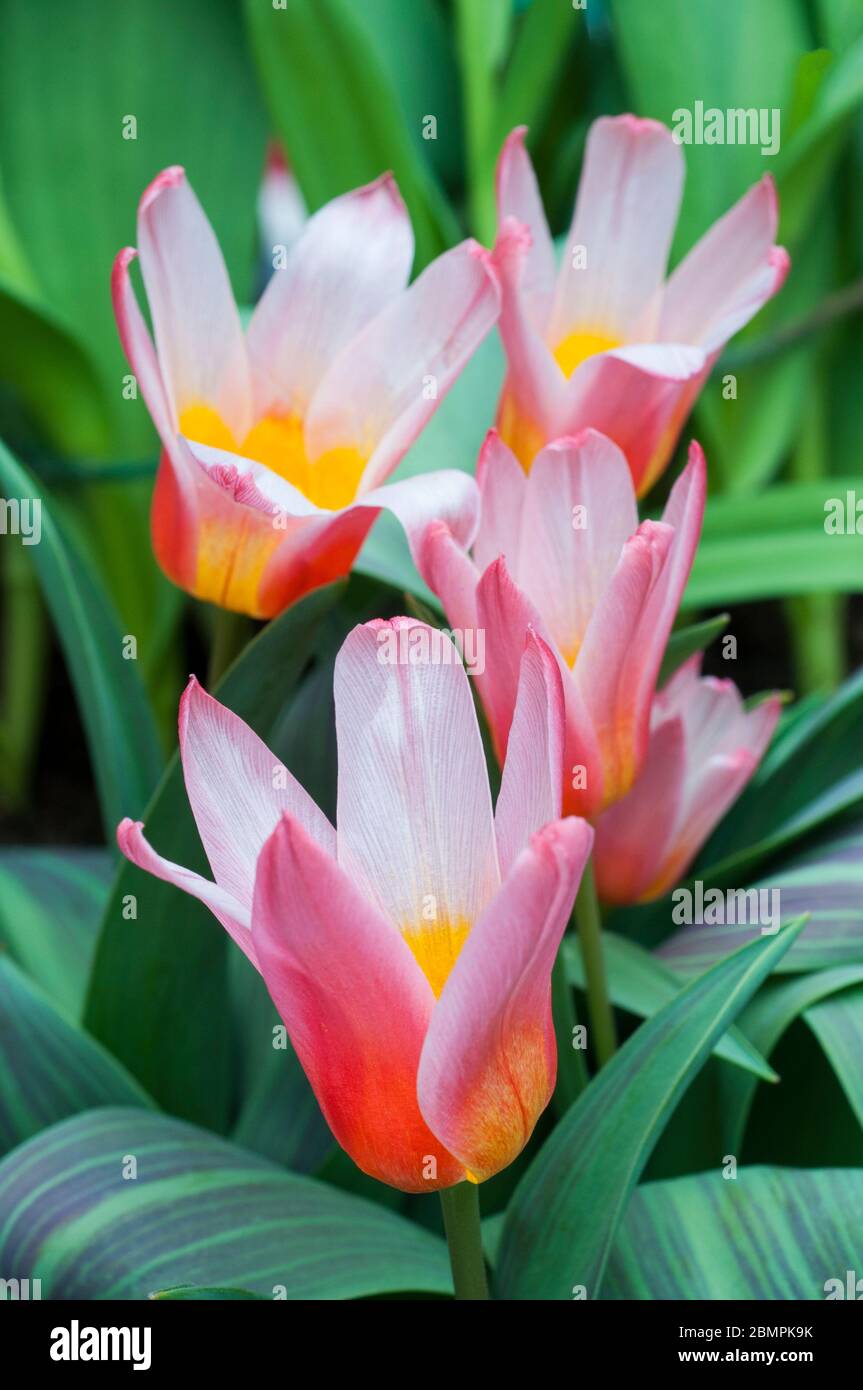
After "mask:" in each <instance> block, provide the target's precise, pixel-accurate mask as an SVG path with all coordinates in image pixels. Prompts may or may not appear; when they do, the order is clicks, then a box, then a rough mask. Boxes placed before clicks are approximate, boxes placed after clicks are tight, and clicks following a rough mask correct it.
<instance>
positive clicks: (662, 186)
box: [494, 116, 789, 496]
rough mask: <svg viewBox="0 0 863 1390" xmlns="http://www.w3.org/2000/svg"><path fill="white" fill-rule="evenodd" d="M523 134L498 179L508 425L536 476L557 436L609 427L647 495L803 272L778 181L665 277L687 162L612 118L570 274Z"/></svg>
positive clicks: (596, 148)
mask: <svg viewBox="0 0 863 1390" xmlns="http://www.w3.org/2000/svg"><path fill="white" fill-rule="evenodd" d="M524 137H525V129H524V127H521V128H519V129H517V130H514V131H513V132H512V134H511V135H510V136H509V137H508V139H507V140H506V142H505V144H504V147H503V151H502V153H501V156H500V161H499V164H498V171H497V209H498V228H499V230H498V238H497V244H496V246H495V253H494V255H495V263H496V265H497V267H498V271H499V273H500V277H501V283H502V288H503V306H502V309H501V316H500V332H501V337H502V339H503V343H504V348H505V350H506V355H507V362H508V373H507V379H506V383H505V385H504V390H503V394H502V397H501V403H500V409H499V415H498V429H499V431H500V433H501V436H502V438H503V439H504V440H505V441H506V442H507V443H508V444H509V445H510V447H511V448H512V449H513V451H514V452H515V453H516V455H517V456H518V458H519V459H520V460H521V463H522V465H523V466H524V468H525V469H529V468H530V467H531V465H532V462H533V459H534V458H535V456H536V454H537V453H538V452H539V450H540V449H541V448H542V446H543V444H546V443H548V441H549V440H553V439H556V438H558V437H559V436H561V435H572V434H576V433H578V431H580V430H582V429H584V428H585V427H588V426H590V427H592V428H594V429H597V430H600V431H601V432H602V433H603V434H607V435H608V436H609V437H610V438H612V439H614V440H615V441H616V442H617V443H618V444H619V445H620V447H621V448H622V449H623V451H624V453H625V454H626V456H627V458H628V460H629V466H630V468H631V469H632V476H633V480H634V482H635V485H636V489H637V491H638V495H639V496H641V495H642V494H643V493H645V492H646V491H647V490H648V488H650V487H651V485H652V484H653V483H654V482H655V481H656V479H657V478H658V477H659V475H660V474H661V473H662V471H663V470H664V468H665V467H666V465H667V463H668V460H669V458H670V457H671V454H672V451H673V449H674V446H675V443H676V440H677V437H678V435H679V433H680V430H681V427H682V425H683V423H684V421H685V419H686V417H687V415H688V414H689V411H690V410H691V408H692V406H693V404H694V402H695V399H696V397H697V396H698V394H699V392H700V390H701V388H702V386H703V385H704V382H705V380H706V379H707V376H708V374H709V372H710V370H711V367H712V366H713V363H714V362H715V361H716V358H717V356H718V355H719V353H720V351H721V350H722V348H723V346H724V345H725V343H726V342H727V341H728V339H729V338H731V337H732V336H733V335H734V334H735V333H736V332H737V331H738V330H739V329H740V328H742V327H743V325H744V324H745V323H748V322H749V320H750V319H751V318H752V317H753V316H754V315H755V314H756V313H757V312H758V310H759V309H760V308H761V306H762V305H763V304H764V303H766V301H767V300H768V299H770V298H771V296H772V295H774V294H775V293H776V292H777V290H778V289H779V288H780V287H781V285H782V283H783V281H784V280H785V276H786V275H787V273H788V268H789V260H788V255H787V253H786V252H785V251H784V250H783V249H782V248H781V247H779V246H776V245H775V244H774V242H775V237H776V227H777V220H778V211H777V202H776V192H775V189H774V185H773V181H772V179H771V178H770V177H769V175H768V176H765V177H764V178H763V179H762V180H761V182H760V183H758V184H756V185H755V187H753V188H752V189H750V191H749V192H748V193H747V194H746V195H745V196H744V197H743V198H741V199H740V201H739V202H738V203H736V204H735V205H734V207H733V208H731V210H730V212H728V213H726V214H725V216H724V217H722V218H721V219H720V220H719V221H718V222H717V223H716V224H715V225H714V226H713V227H712V228H711V229H710V231H708V232H707V234H706V235H705V236H704V237H702V239H701V240H700V241H699V242H698V244H697V245H696V246H695V247H694V249H693V250H692V251H690V253H689V254H688V255H687V256H686V258H685V259H684V260H683V261H682V262H681V264H680V265H679V266H677V268H676V269H675V270H674V271H673V272H672V274H671V275H670V276H669V277H668V279H666V263H667V260H668V253H669V248H670V246H671V240H672V236H673V234H674V228H675V225H676V223H677V215H678V211H679V207H680V199H681V193H682V189H683V179H684V158H683V151H682V149H681V147H680V146H679V145H678V144H677V143H676V141H675V140H674V138H673V136H672V133H671V131H670V130H668V129H667V128H666V127H665V126H664V125H661V124H659V123H658V122H657V121H650V120H639V119H636V117H634V116H615V117H602V118H601V119H599V120H597V121H595V122H594V124H593V126H592V127H591V130H590V133H589V135H588V140H587V147H586V150H585V156H584V167H583V170H582V175H581V181H580V184H579V189H578V198H577V201H576V205H575V213H574V217H573V221H572V225H571V227H570V231H569V235H568V236H567V239H566V248H565V251H564V257H563V263H562V265H561V268H560V270H559V271H558V270H557V269H556V268H555V256H554V247H553V245H552V240H551V235H550V233H549V229H548V223H547V222H546V218H545V213H544V211H543V207H542V202H541V199H540V195H539V190H538V187H537V182H536V176H535V174H534V171H533V167H532V165H531V162H530V158H529V156H528V154H527V151H526V150H525V147H524Z"/></svg>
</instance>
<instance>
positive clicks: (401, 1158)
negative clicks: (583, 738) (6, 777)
mask: <svg viewBox="0 0 863 1390" xmlns="http://www.w3.org/2000/svg"><path fill="white" fill-rule="evenodd" d="M335 706H336V728H337V736H338V756H339V778H338V816H337V821H338V828H337V829H334V828H333V826H332V825H331V824H330V823H329V821H328V820H327V818H326V817H325V816H324V815H323V813H322V812H321V811H320V810H319V809H318V807H317V806H316V805H315V803H314V802H313V801H312V800H311V798H310V797H309V796H308V795H307V794H306V792H305V791H304V790H303V788H302V787H301V786H300V785H299V783H298V782H296V781H295V780H294V779H293V778H292V777H291V776H290V774H289V773H288V772H287V770H286V769H284V768H283V767H281V766H280V765H279V763H278V761H277V760H276V759H275V758H274V756H273V755H272V753H270V752H269V750H268V749H267V748H266V746H265V745H264V744H263V743H262V742H261V740H260V739H259V738H258V737H257V736H256V735H255V734H254V733H253V732H252V731H251V730H250V729H249V728H248V727H247V726H246V725H245V724H244V723H243V722H242V720H241V719H239V718H238V717H237V716H236V715H234V714H232V713H231V711H230V710H228V709H225V708H224V706H222V705H220V704H219V703H218V701H216V700H214V699H212V698H211V697H210V696H209V695H207V694H205V693H204V691H203V690H202V689H201V688H200V686H199V685H198V684H197V683H196V682H195V681H194V679H193V680H192V681H191V682H190V684H189V686H188V688H187V690H186V692H185V695H184V696H183V700H182V704H181V708H180V751H181V756H182V761H183V771H184V774H185V779H186V788H187V791H188V795H189V801H190V803H191V807H192V811H193V813H194V816H195V820H196V822H197V825H198V830H199V832H200V835H201V840H202V842H203V844H204V848H205V849H206V852H207V857H208V859H209V861H210V866H211V868H212V871H213V875H214V877H215V882H210V881H208V880H207V879H205V878H202V877H200V876H199V875H197V874H195V873H192V872H191V871H190V870H188V869H183V868H180V867H179V866H178V865H176V864H172V863H170V862H169V861H168V860H166V859H163V858H162V857H161V856H160V855H159V854H157V853H156V851H155V850H154V849H152V848H151V846H150V845H149V844H148V843H147V841H146V840H145V838H144V835H143V831H142V826H141V824H140V823H133V822H132V821H129V820H126V821H123V822H122V824H121V825H120V827H119V830H118V840H119V844H120V848H121V849H122V851H123V853H124V854H125V855H126V856H127V857H128V858H129V859H131V860H132V861H133V862H134V863H135V864H138V865H139V866H140V867H141V868H142V869H146V870H148V871H149V872H150V873H152V874H155V875H156V876H157V877H159V878H162V879H165V880H167V881H168V882H170V883H174V884H176V885H177V887H179V888H182V889H183V890H184V891H185V892H187V893H191V894H192V895H193V896H195V897H197V898H200V899H201V901H203V902H205V903H206V904H207V906H208V907H210V908H211V910H212V911H213V913H214V914H215V916H216V917H217V918H218V919H219V921H220V922H221V923H222V925H223V926H224V927H225V928H226V929H227V931H228V932H229V933H230V935H231V936H232V937H233V939H234V941H235V942H236V943H237V944H238V945H239V946H240V947H241V948H242V950H243V951H245V953H246V955H247V956H248V957H249V959H250V960H251V961H252V963H253V964H254V965H255V966H256V967H257V969H258V970H259V971H260V972H261V974H262V975H263V978H264V980H265V981H266V984H267V988H268V989H269V992H270V994H271V996H272V998H273V1000H274V1002H275V1004H276V1007H277V1008H278V1011H279V1013H280V1015H281V1017H282V1019H283V1020H284V1023H285V1026H286V1028H287V1030H288V1033H289V1035H290V1038H291V1041H292V1043H293V1046H294V1048H295V1050H296V1052H297V1055H298V1057H299V1059H300V1062H301V1063H302V1066H303V1068H304V1070H305V1072H306V1075H307V1076H308V1078H309V1081H310V1082H311V1085H312V1087H313V1089H314V1092H315V1095H316V1096H317V1099H318V1101H319V1103H320V1106H321V1109H322V1111H323V1113H324V1115H325V1117H326V1119H327V1121H328V1123H329V1125H330V1128H331V1129H332V1131H333V1133H334V1135H335V1136H336V1138H337V1139H338V1141H339V1143H340V1144H341V1145H342V1147H343V1148H345V1149H346V1150H347V1152H348V1153H349V1154H350V1155H351V1156H352V1158H353V1159H354V1161H355V1162H356V1163H357V1164H358V1165H359V1167H360V1168H362V1169H363V1170H364V1171H365V1172H366V1173H370V1174H371V1175H372V1176H374V1177H376V1178H379V1179H380V1180H381V1181H382V1182H385V1183H389V1184H391V1185H392V1186H394V1187H398V1188H401V1189H402V1190H404V1191H408V1192H427V1191H430V1190H434V1189H436V1188H446V1187H450V1186H452V1185H454V1184H457V1183H460V1182H461V1181H462V1180H463V1179H465V1178H466V1177H467V1178H470V1179H472V1180H474V1181H481V1180H483V1179H485V1178H488V1177H490V1176H491V1175H492V1174H494V1173H497V1172H498V1171H499V1170H500V1169H501V1168H504V1167H505V1166H506V1165H507V1164H509V1163H511V1162H512V1160H513V1159H514V1158H515V1157H516V1155H517V1154H518V1153H519V1152H520V1150H521V1149H522V1148H523V1146H524V1144H525V1143H526V1142H527V1140H528V1139H529V1137H530V1135H531V1132H532V1130H533V1127H534V1125H535V1123H536V1121H537V1118H538V1117H539V1115H540V1114H541V1112H542V1110H543V1109H544V1108H545V1106H546V1104H547V1103H548V1100H549V1098H550V1096H551V1093H552V1090H553V1087H554V1081H555V1070H556V1047H555V1038H554V1032H553V1029H552V1018H551V1007H550V978H551V970H552V965H553V962H554V959H555V955H556V952H557V948H558V944H559V942H560V938H561V936H562V934H563V931H564V928H565V926H566V922H567V918H568V916H569V913H570V910H571V908H572V904H573V900H574V898H575V894H576V891H577V888H578V884H579V880H580V877H581V873H582V870H583V868H584V865H585V863H586V860H587V857H588V855H589V853H590V848H591V842H592V839H593V832H592V830H591V828H590V826H588V825H587V824H586V823H585V822H584V821H582V820H579V819H576V818H573V817H569V818H566V819H560V779H559V775H558V768H559V765H560V756H561V751H560V745H561V741H562V737H563V697H562V691H561V684H560V677H559V674H558V669H557V664H556V662H555V660H554V658H553V656H552V655H551V653H550V652H549V651H548V649H547V648H546V647H545V645H544V643H543V642H542V640H541V639H539V638H538V637H536V636H534V635H530V636H529V638H528V641H527V644H526V645H525V643H524V641H522V657H521V661H520V673H519V681H518V695H517V700H516V709H515V714H514V717H513V722H512V729H511V731H510V737H509V749H508V753H507V758H506V763H505V765H504V769H503V776H502V782H501V790H500V794H499V797H498V801H497V806H496V808H495V810H494V812H492V803H491V796H490V792H489V785H488V776H487V771H486V765H485V760H484V754H483V749H482V742H481V738H480V733H479V729H478V726H477V721H476V714H475V710H474V705H473V700H472V697H471V693H470V689H469V684H468V678H467V676H466V674H465V671H464V668H463V666H462V665H461V662H460V659H459V657H458V655H457V653H456V651H455V648H454V646H453V644H452V643H451V642H450V640H449V638H448V637H447V636H446V635H444V634H441V633H439V632H436V631H435V630H434V629H432V628H429V627H426V626H425V625H424V624H422V623H417V622H414V621H413V620H411V619H408V618H395V619H393V620H392V621H391V622H383V621H380V620H376V621H375V622H371V623H367V624H366V625H365V626H361V627H357V628H355V629H354V631H353V632H352V633H351V634H350V636H349V637H348V638H347V640H346V642H345V644H344V646H343V647H342V650H341V652H340V654H339V657H338V660H337V662H336V669H335Z"/></svg>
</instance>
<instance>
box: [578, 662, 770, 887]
mask: <svg viewBox="0 0 863 1390" xmlns="http://www.w3.org/2000/svg"><path fill="white" fill-rule="evenodd" d="M700 671H701V655H700V654H698V655H696V656H693V657H692V658H691V659H690V660H689V661H687V662H686V663H685V664H684V665H683V666H681V667H680V669H679V670H678V671H677V672H675V674H674V675H673V676H672V677H671V679H670V680H669V681H668V683H667V684H666V685H665V686H664V687H663V688H662V690H660V692H659V693H658V695H657V696H656V699H655V701H654V705H653V712H652V715H651V722H650V747H649V749H648V753H647V758H646V760H645V764H644V770H643V772H642V774H641V776H640V777H639V779H638V781H637V782H636V784H635V786H634V787H633V788H632V791H631V792H630V793H629V794H628V796H625V797H624V798H623V800H622V801H618V803H617V804H616V805H615V806H612V807H611V808H610V810H608V811H606V813H605V815H603V816H600V818H599V821H598V823H597V827H596V850H595V854H594V869H595V872H596V883H597V889H598V892H599V896H600V898H602V899H603V900H604V901H605V902H607V903H615V904H617V903H632V902H648V901H649V900H650V899H651V898H658V897H661V896H662V894H663V893H667V892H668V891H669V889H671V888H672V887H673V886H674V884H675V883H676V882H677V881H678V879H680V878H681V877H682V875H683V874H684V873H685V872H686V870H687V869H688V868H689V866H690V864H691V863H692V860H693V859H694V857H695V855H696V853H697V852H698V850H699V849H700V848H701V846H702V844H703V843H704V841H705V840H706V839H707V836H708V835H709V834H710V832H711V830H712V829H713V827H714V826H715V825H717V824H718V822H719V821H720V820H721V819H722V817H723V816H724V815H725V812H726V811H727V810H728V808H729V806H731V805H732V803H733V802H734V801H736V799H737V797H738V796H739V795H740V793H741V791H742V790H743V788H744V787H745V786H746V783H747V782H748V781H749V779H750V777H751V776H752V774H753V772H754V771H755V769H756V767H757V766H758V763H759V761H760V760H761V758H762V757H763V755H764V753H765V751H766V749H767V745H768V744H769V742H770V739H771V737H772V735H773V730H774V729H775V727H776V721H777V719H778V718H779V713H780V709H781V704H782V702H781V699H780V697H779V696H778V695H773V696H771V697H770V698H769V699H766V700H764V701H762V703H761V704H759V705H757V706H756V707H755V708H754V709H752V710H749V711H747V710H746V709H745V708H744V705H743V701H742V700H741V698H740V693H739V691H738V690H737V687H736V686H735V684H734V682H733V681H729V680H716V679H714V677H712V676H707V677H704V678H699V673H700Z"/></svg>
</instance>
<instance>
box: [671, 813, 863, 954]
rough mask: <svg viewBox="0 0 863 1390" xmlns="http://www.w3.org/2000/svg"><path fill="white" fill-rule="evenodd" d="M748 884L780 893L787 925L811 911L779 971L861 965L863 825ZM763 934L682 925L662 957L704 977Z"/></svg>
mask: <svg viewBox="0 0 863 1390" xmlns="http://www.w3.org/2000/svg"><path fill="white" fill-rule="evenodd" d="M744 882H745V880H744ZM749 886H751V887H752V888H755V889H764V890H767V891H770V890H773V889H778V890H779V902H780V905H781V911H782V916H783V918H784V919H785V920H786V921H787V920H789V919H790V918H792V917H798V916H800V915H802V914H803V913H804V912H806V913H809V921H808V922H807V924H806V926H805V927H804V929H803V931H802V932H801V934H800V937H799V938H798V940H797V941H796V942H795V943H794V945H793V947H792V948H791V950H790V951H789V952H788V955H787V956H785V957H784V959H783V960H782V962H781V964H780V965H779V966H777V969H778V970H780V971H803V970H824V969H827V968H829V967H832V966H838V965H853V964H857V963H863V825H860V824H858V825H855V826H852V827H850V828H848V829H845V830H843V831H842V832H841V833H840V834H837V835H835V836H833V837H831V838H830V839H829V840H825V841H823V842H822V843H821V844H820V845H818V846H816V847H813V848H812V849H810V850H807V851H806V853H805V854H801V855H800V856H799V857H796V858H794V859H790V860H789V861H788V862H787V863H786V864H785V865H784V866H782V867H780V868H778V869H776V870H775V871H774V872H772V873H770V874H768V875H766V876H765V877H764V878H760V879H757V880H756V881H755V882H754V883H753V884H751V885H749ZM666 911H667V906H666ZM760 931H761V928H760V927H759V926H757V925H756V926H749V925H746V924H744V925H742V926H700V927H699V926H691V927H683V928H682V929H681V930H680V931H678V932H676V933H675V935H674V936H672V937H670V938H669V939H668V941H666V942H663V944H662V946H660V948H659V950H658V955H659V958H660V959H661V960H663V961H664V962H665V964H666V965H668V966H670V967H671V968H672V969H673V970H675V971H677V972H678V973H680V974H682V975H693V974H700V973H701V971H703V970H707V969H708V967H709V966H711V965H714V964H715V963H716V961H718V960H721V959H722V958H723V957H724V956H726V955H728V954H729V953H730V952H731V951H735V950H737V949H738V947H740V946H741V945H742V944H743V943H744V942H746V941H751V940H752V939H753V938H754V937H756V936H758V935H759V934H760Z"/></svg>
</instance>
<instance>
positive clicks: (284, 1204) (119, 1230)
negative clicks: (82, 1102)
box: [0, 1108, 452, 1300]
mask: <svg viewBox="0 0 863 1390" xmlns="http://www.w3.org/2000/svg"><path fill="white" fill-rule="evenodd" d="M132 1159H133V1160H134V1162H135V1165H136V1176H135V1178H134V1181H133V1180H132V1179H131V1176H130V1171H129V1170H130V1160H132ZM37 1213H38V1216H39V1220H38V1224H34V1218H35V1216H36V1214H37ZM0 1268H3V1269H14V1270H15V1274H16V1277H17V1278H28V1277H31V1276H33V1277H38V1278H40V1279H41V1280H42V1297H43V1298H51V1299H87V1300H90V1299H109V1300H110V1299H145V1298H147V1297H148V1296H149V1295H150V1294H153V1293H157V1292H159V1291H161V1290H170V1289H172V1288H176V1287H177V1286H178V1285H190V1284H191V1285H198V1286H200V1287H205V1288H206V1287H216V1288H229V1289H243V1290H247V1291H248V1292H249V1293H254V1294H261V1295H263V1296H264V1297H269V1298H272V1297H274V1296H275V1295H276V1293H277V1291H279V1292H281V1291H282V1290H283V1292H281V1296H282V1297H287V1298H289V1299H303V1300H305V1299H312V1300H314V1299H345V1298H362V1297H368V1296H369V1295H372V1294H383V1293H389V1294H392V1293H397V1292H402V1291H404V1292H407V1291H413V1292H420V1293H425V1294H447V1293H450V1292H451V1290H452V1285H451V1282H450V1273H449V1262H448V1260H447V1254H446V1247H445V1245H444V1243H443V1241H442V1240H440V1239H438V1238H437V1237H436V1236H433V1235H430V1234H429V1233H428V1232H427V1231H423V1230H421V1229H420V1228H419V1227H418V1226H414V1225H411V1224H410V1223H409V1222H407V1221H405V1220H403V1219H402V1218H401V1217H399V1216H397V1215H395V1214H394V1213H392V1212H389V1211H387V1210H386V1209H385V1208H383V1207H380V1206H376V1205H374V1204H373V1203H370V1202H365V1201H362V1200H361V1199H359V1198H356V1197H351V1196H348V1195H346V1194H345V1193H343V1192H337V1191H335V1190H333V1189H332V1188H329V1187H326V1186H324V1185H323V1184H322V1183H317V1182H315V1181H313V1180H312V1179H311V1178H305V1177H298V1176H297V1175H296V1174H293V1173H286V1172H284V1171H283V1170H280V1169H278V1168H276V1167H274V1165H273V1164H271V1163H268V1162H267V1161H266V1160H265V1159H262V1158H258V1157H257V1156H256V1155H255V1154H251V1153H247V1152H246V1151H245V1150H243V1149H240V1148H238V1147H236V1146H235V1145H233V1144H228V1143H226V1142H225V1141H224V1140H221V1139H218V1138H216V1137H215V1136H214V1135H212V1134H208V1133H207V1132H205V1131H204V1130H200V1129H197V1128H195V1127H194V1126H192V1125H188V1124H184V1123H182V1122H180V1121H178V1120H174V1119H169V1118H168V1117H167V1116H164V1115H156V1114H149V1113H147V1112H146V1111H143V1110H127V1109H113V1108H112V1109H106V1110H95V1111H90V1112H89V1113H87V1114H84V1115H78V1116H76V1117H75V1118H74V1119H71V1120H67V1121H65V1122H63V1123H62V1124H59V1125H55V1126H53V1127H52V1128H51V1129H49V1130H46V1131H44V1132H43V1133H42V1134H41V1135H38V1136H37V1137H36V1138H35V1139H32V1140H30V1142H29V1143H27V1144H24V1145H22V1146H21V1147H19V1148H18V1149H17V1150H16V1151H15V1152H14V1153H12V1154H10V1155H9V1156H8V1157H7V1158H6V1159H5V1160H3V1162H2V1163H0Z"/></svg>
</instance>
